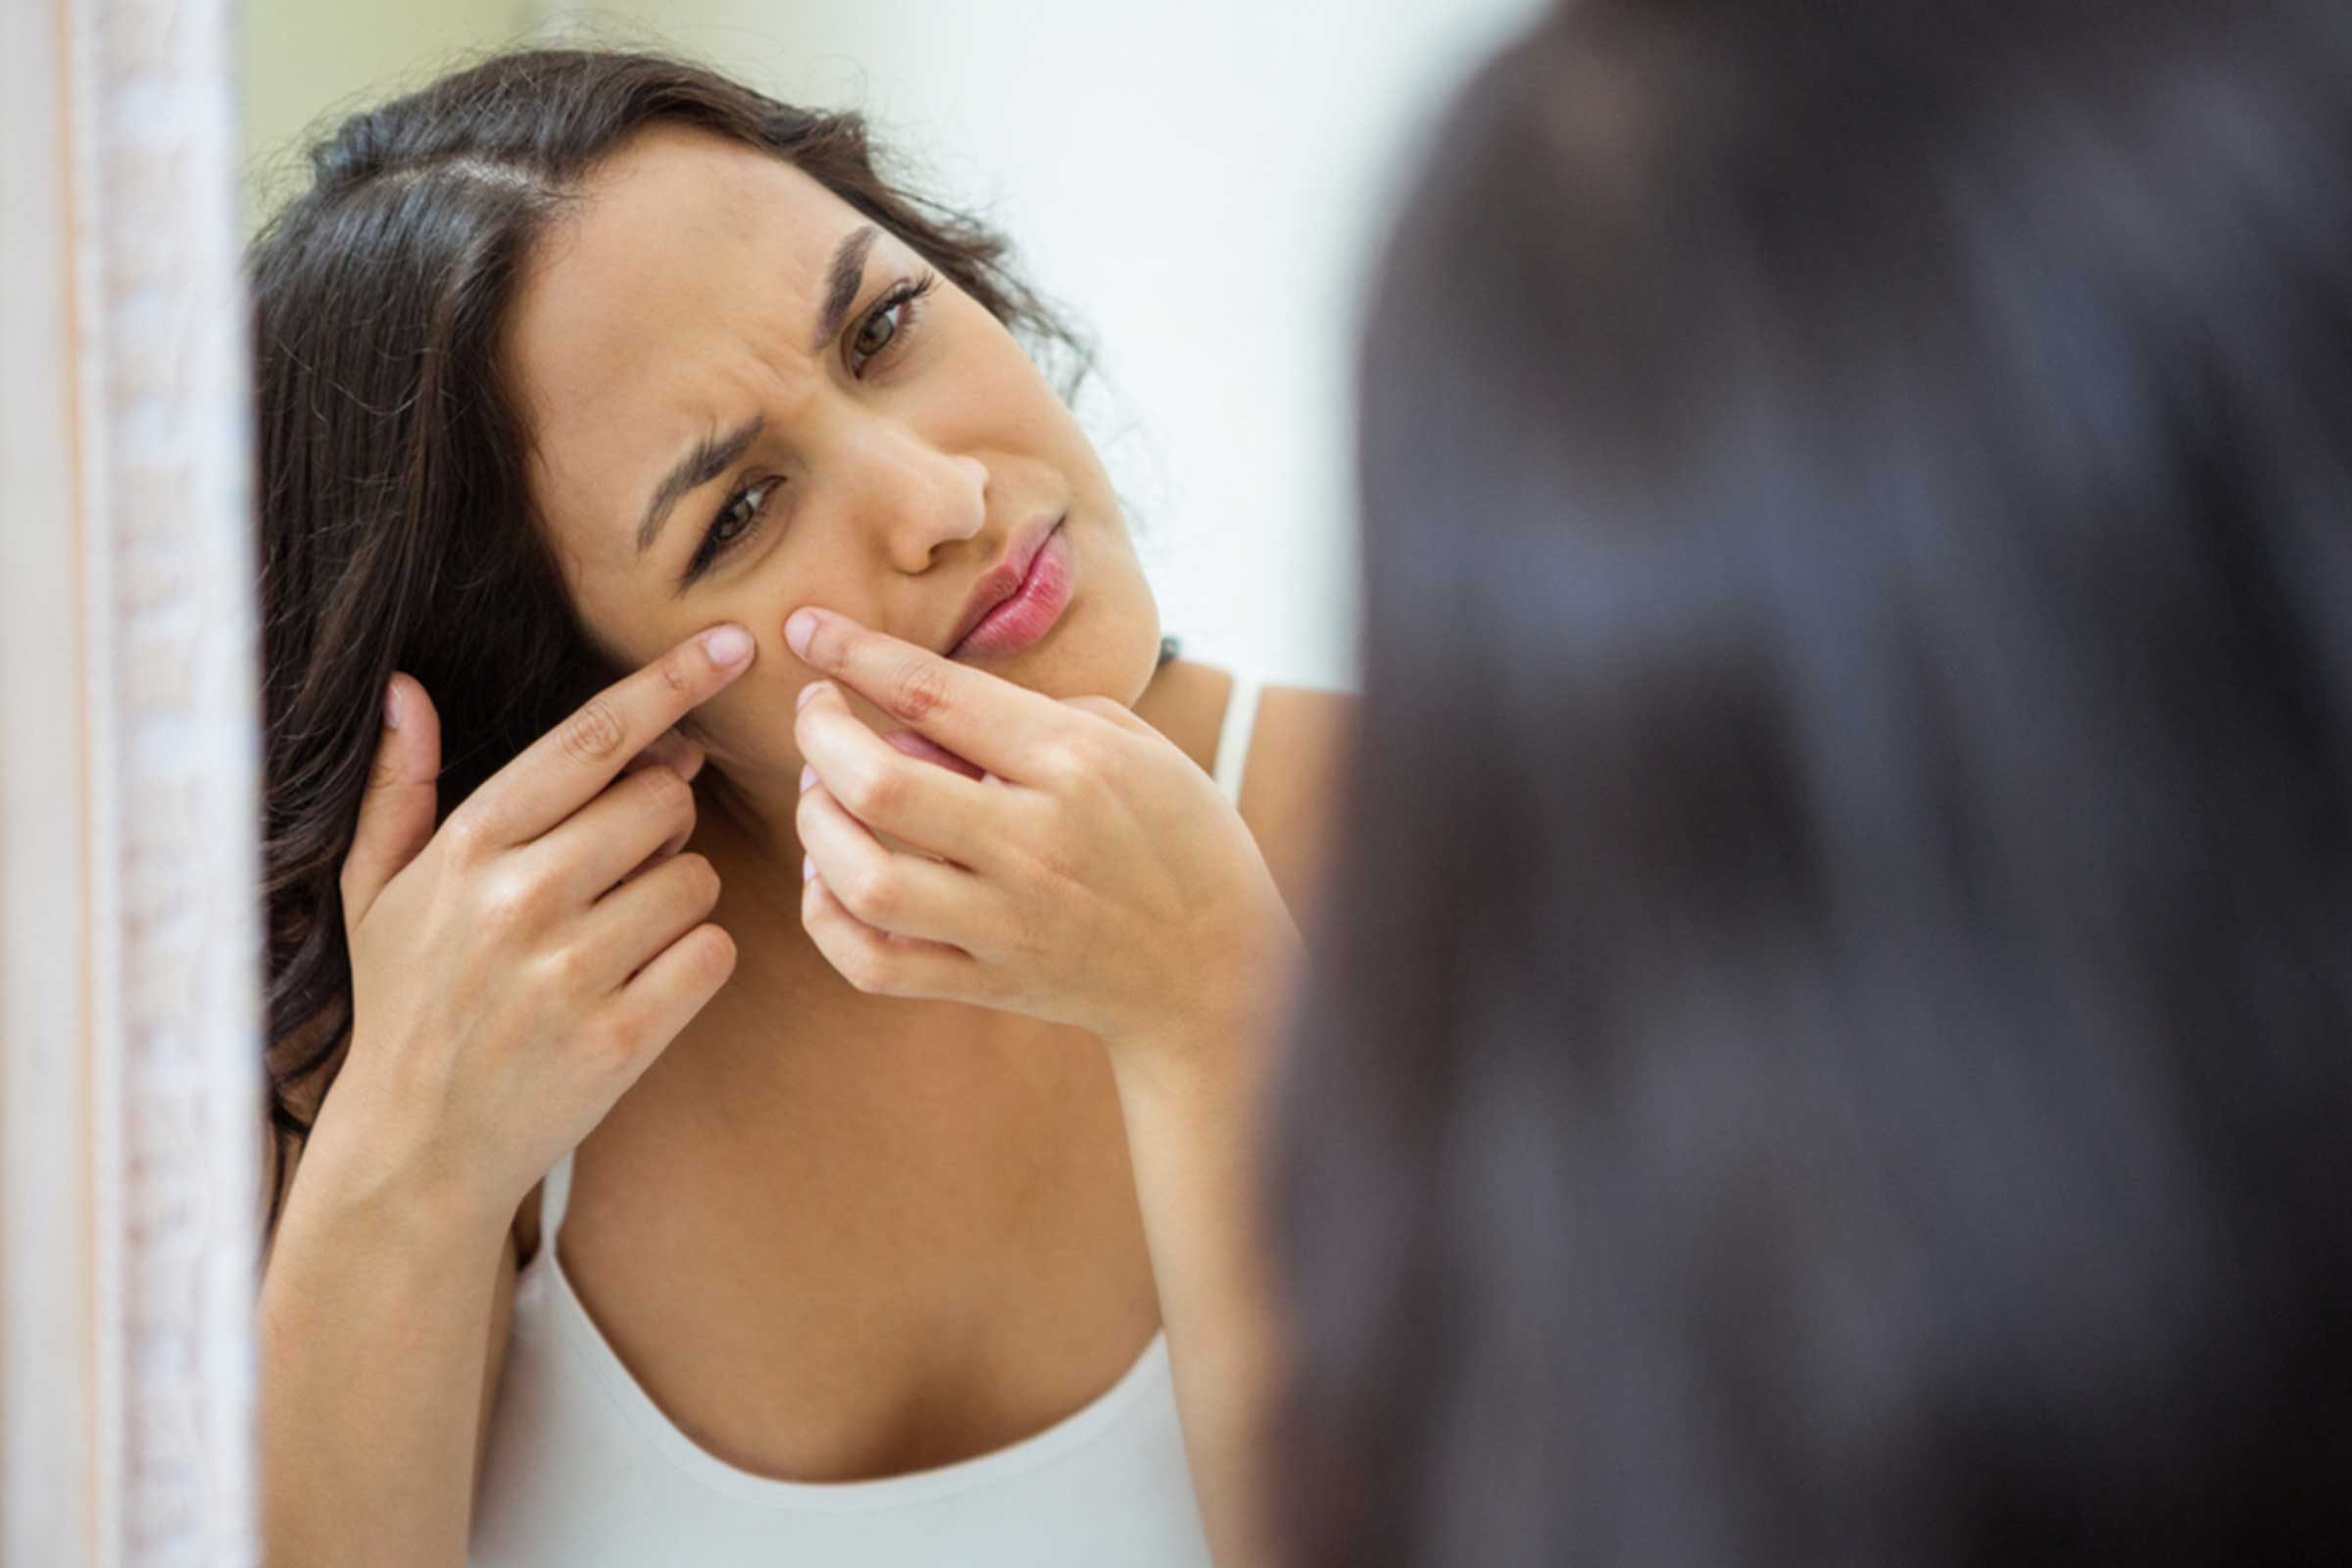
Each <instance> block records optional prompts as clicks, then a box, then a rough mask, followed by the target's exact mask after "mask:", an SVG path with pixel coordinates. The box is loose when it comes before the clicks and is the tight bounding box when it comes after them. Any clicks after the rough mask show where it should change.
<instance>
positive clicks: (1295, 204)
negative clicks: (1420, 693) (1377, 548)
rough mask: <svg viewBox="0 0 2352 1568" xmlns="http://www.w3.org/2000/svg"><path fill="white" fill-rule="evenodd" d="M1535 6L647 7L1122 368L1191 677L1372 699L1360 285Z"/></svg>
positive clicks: (1156, 578)
mask: <svg viewBox="0 0 2352 1568" xmlns="http://www.w3.org/2000/svg"><path fill="white" fill-rule="evenodd" d="M1534 11H1535V5H1534V0H1027V3H1024V4H1019V5H1009V4H995V5H990V4H985V3H978V0H659V3H657V0H638V3H635V4H629V5H621V6H609V7H596V8H581V7H573V6H564V5H559V6H558V9H557V13H556V14H555V15H554V16H553V17H551V25H553V27H554V28H555V30H557V31H558V32H560V33H562V34H563V35H565V36H579V35H580V32H579V30H578V29H579V28H580V27H582V26H583V25H584V26H585V27H586V28H587V29H588V31H589V33H590V34H591V35H593V36H595V37H598V38H600V39H603V40H604V41H608V42H614V43H623V42H642V41H662V40H666V41H671V42H674V43H676V44H679V45H682V46H683V47H685V48H686V49H688V50H691V51H693V52H694V53H696V54H698V55H700V56H702V57H703V58H705V59H707V60H709V61H710V62H711V63H712V64H714V65H718V66H721V67H723V68H725V69H727V70H730V71H732V72H734V73H737V74H740V75H742V76H744V77H746V78H747V79H749V80H751V81H753V82H754V83H756V84H757V85H759V86H760V87H762V88H764V89H765V90H767V91H769V92H772V93H774V94H776V95H777V96H779V97H782V98H785V99H787V100H790V101H798V102H803V103H808V104H811V105H818V106H823V107H858V108H862V109H864V110H866V111H867V112H868V113H869V114H870V115H871V116H872V117H873V118H874V121H875V128H876V131H877V135H878V137H880V138H881V139H884V140H885V141H886V142H887V143H888V144H890V145H892V146H893V147H894V149H895V150H898V151H901V152H903V153H905V154H907V155H911V156H912V158H913V159H914V160H915V161H916V162H917V163H918V164H919V165H921V166H924V167H927V168H928V169H929V170H930V171H931V172H934V173H935V175H936V178H935V179H934V180H933V182H932V184H933V189H934V192H935V193H936V194H938V195H940V196H942V197H944V198H948V199H953V200H956V201H960V202H965V203H970V204H974V205H977V206H980V207H982V208H984V209H986V210H987V212H988V213H989V214H990V216H992V217H993V218H994V219H995V220H996V221H998V222H999V223H1000V224H1001V225H1002V226H1003V227H1004V228H1005V229H1006V230H1007V231H1008V232H1009V233H1010V234H1011V235H1012V237H1013V239H1014V241H1015V243H1016V245H1017V246H1018V255H1019V257H1020V258H1021V259H1023V261H1024V262H1025V266H1026V270H1027V271H1028V274H1029V276H1030V278H1031V280H1032V281H1033V282H1035V283H1037V284H1038V285H1039V286H1040V287H1041V288H1043V289H1044V290H1045V292H1047V293H1048V294H1049V295H1052V296H1054V297H1056V298H1057V299H1059V300H1060V301H1062V302H1063V303H1065V304H1066V305H1068V306H1069V307H1070V308H1071V309H1072V310H1073V311H1074V312H1075V314H1077V315H1078V316H1079V317H1080V318H1081V319H1083V320H1084V322H1085V323H1086V324H1087V325H1088V326H1089V327H1091V328H1092V329H1093V331H1094V332H1095V334H1096V336H1097V338H1098V339H1099V341H1100V343H1101V346H1102V350H1103V359H1102V363H1103V370H1104V373H1105V387H1106V389H1107V390H1108V391H1109V392H1110V393H1111V394H1113V396H1112V397H1110V398H1108V399H1106V398H1103V397H1100V396H1098V397H1096V398H1092V399H1087V400H1082V402H1081V405H1080V410H1081V413H1083V414H1085V415H1086V416H1087V417H1088V423H1089V427H1090V428H1091V429H1092V430H1093V431H1094V433H1095V438H1096V442H1097V445H1098V446H1099V447H1100V448H1101V449H1102V451H1103V458H1104V460H1105V462H1106V463H1108V465H1109V466H1110V469H1111V473H1112V476H1113V477H1114V479H1116V480H1117V481H1118V482H1119V485H1120V489H1121V492H1122V494H1124V495H1126V496H1127V497H1128V499H1129V500H1130V502H1131V503H1132V504H1133V506H1134V508H1135V515H1131V519H1130V520H1131V522H1132V523H1133V524H1134V526H1135V527H1136V531H1137V537H1138V540H1139V543H1140V547H1141V550H1142V553H1143V558H1144V561H1145V564H1146V565H1147V567H1148V568H1149V569H1150V571H1151V573H1152V585H1153V590H1154V592H1155V594H1156V595H1157V597H1158V599H1159V602H1160V607H1161V619H1162V621H1163V623H1164V624H1165V626H1166V627H1167V628H1168V629H1169V630H1171V631H1174V632H1176V633H1178V634H1179V635H1181V636H1182V637H1183V638H1184V642H1185V653H1186V655H1187V657H1190V658H1194V659H1199V660H1202V661H1205V662H1211V663H1217V664H1223V665H1227V666H1229V667H1241V668H1249V669H1255V670H1259V671H1262V672H1264V673H1266V674H1267V675H1269V676H1270V677H1272V678H1274V679H1277V680H1281V681H1287V682H1293V683H1300V684H1307V685H1320V686H1339V687H1348V688H1351V689H1352V688H1357V687H1359V686H1360V682H1359V680H1358V678H1357V676H1356V674H1355V663H1354V660H1355V650H1354V636H1355V628H1354V616H1355V606H1356V596H1357V586H1356V582H1355V571H1356V561H1355V550H1354V533H1353V521H1352V517H1351V514H1350V507H1351V504H1352V499H1351V491H1350V486H1351V481H1350V477H1349V471H1348V463H1349V450H1348V447H1349V442H1350V440H1351V428H1352V426H1351V414H1350V409H1349V388H1348V373H1349V363H1350V355H1351V352H1352V348H1351V344H1352V334H1353V331H1354V325H1355V313H1356V310H1357V305H1358V298H1359V292H1360V289H1361V286H1362V282H1363V275H1364V268H1365V265H1366V262H1367V260H1368V257H1369V252H1370V247H1371V245H1372V243H1373V240H1374V237H1375V228H1376V225H1377V223H1378V222H1379V221H1380V219H1381V217H1382V215H1383V213H1384V211H1385V209H1386V205H1387V203H1388V202H1389V201H1391V200H1392V199H1393V183H1392V182H1393V179H1394V178H1395V176H1396V174H1397V171H1398V169H1399V162H1400V159H1401V158H1402V156H1404V155H1405V154H1406V153H1408V152H1409V150H1410V148H1411V146H1412V144H1413V141H1414V138H1415V131H1416V128H1417V127H1418V126H1419V125H1420V124H1421V123H1422V121H1423V119H1424V117H1425V116H1427V115H1428V114H1430V113H1432V112H1433V111H1434V109H1435V107H1436V103H1437V101H1438V98H1439V97H1440V95H1441V94H1443V93H1444V92H1445V91H1446V90H1447V89H1449V88H1450V87H1451V86H1452V85H1453V84H1454V83H1455V82H1456V81H1457V80H1458V79H1459V77H1460V75H1461V74H1462V73H1464V72H1465V71H1466V70H1467V69H1468V67H1469V66H1470V65H1471V64H1473V63H1474V62H1475V61H1476V60H1477V59H1478V58H1479V57H1481V56H1482V55H1483V54H1484V53H1485V52H1486V51H1487V50H1488V49H1490V48H1491V47H1493V46H1494V45H1495V44H1497V43H1498V42H1499V41H1500V40H1501V38H1502V37H1503V35H1504V34H1505V33H1506V32H1508V31H1510V30H1512V29H1515V28H1516V27H1517V26H1519V25H1522V24H1523V23H1524V22H1526V21H1527V20H1529V19H1531V18H1532V16H1533V14H1534Z"/></svg>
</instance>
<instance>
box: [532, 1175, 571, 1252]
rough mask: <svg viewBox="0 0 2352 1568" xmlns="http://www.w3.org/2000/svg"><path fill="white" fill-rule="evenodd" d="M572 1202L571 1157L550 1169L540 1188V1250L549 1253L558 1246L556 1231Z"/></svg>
mask: <svg viewBox="0 0 2352 1568" xmlns="http://www.w3.org/2000/svg"><path fill="white" fill-rule="evenodd" d="M570 1200H571V1155H570V1153H568V1152H566V1153H565V1154H564V1157H563V1158H562V1159H559V1160H557V1161H556V1162H555V1163H554V1164H553V1165H551V1166H549V1167H548V1171H547V1180H546V1181H545V1182H543V1183H541V1184H540V1187H539V1250H541V1251H543V1252H544V1251H547V1250H551V1249H552V1248H554V1246H555V1245H556V1230H557V1228H558V1227H559V1226H561V1225H562V1224H563V1223H564V1204H565V1203H567V1202H568V1201H570Z"/></svg>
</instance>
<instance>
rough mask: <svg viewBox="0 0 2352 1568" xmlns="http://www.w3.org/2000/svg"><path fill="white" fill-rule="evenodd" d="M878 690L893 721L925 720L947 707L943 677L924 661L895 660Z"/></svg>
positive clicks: (934, 665)
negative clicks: (894, 719) (880, 690)
mask: <svg viewBox="0 0 2352 1568" xmlns="http://www.w3.org/2000/svg"><path fill="white" fill-rule="evenodd" d="M882 690H883V693H884V695H885V697H886V698H887V699H888V707H889V710H890V712H891V715H892V716H893V717H896V718H904V719H908V720H914V719H922V718H928V717H930V716H931V715H932V714H934V713H936V712H938V711H940V710H941V709H942V708H944V707H946V706H947V701H948V683H947V677H946V674H945V672H944V671H942V670H941V669H940V667H939V666H938V665H937V664H935V663H933V662H931V661H930V660H928V659H921V658H911V659H907V658H903V659H901V660H899V661H898V662H897V663H895V664H894V665H892V667H891V670H890V673H889V675H888V676H887V677H886V678H885V679H884V681H883V683H882Z"/></svg>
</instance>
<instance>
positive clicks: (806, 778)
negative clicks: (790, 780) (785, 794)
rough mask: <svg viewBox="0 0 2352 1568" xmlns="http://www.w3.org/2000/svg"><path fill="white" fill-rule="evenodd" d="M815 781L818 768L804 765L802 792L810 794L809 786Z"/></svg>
mask: <svg viewBox="0 0 2352 1568" xmlns="http://www.w3.org/2000/svg"><path fill="white" fill-rule="evenodd" d="M815 782H816V769H815V768H814V767H804V768H802V769H801V793H802V794H803V795H806V794H808V793H809V785H811V784H813V783H815Z"/></svg>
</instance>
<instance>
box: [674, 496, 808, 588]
mask: <svg viewBox="0 0 2352 1568" xmlns="http://www.w3.org/2000/svg"><path fill="white" fill-rule="evenodd" d="M783 482H784V481H783V480H781V479H762V480H760V482H759V483H758V484H753V485H746V486H744V487H743V488H742V489H740V490H737V491H736V492H735V493H734V494H733V495H731V496H729V497H727V499H726V500H725V501H723V502H721V503H720V504H719V508H718V515H716V516H714V517H712V518H711V526H710V527H709V528H706V529H705V530H704V531H703V542H702V543H701V544H699V545H697V546H696V547H695V551H694V560H693V561H691V562H689V563H688V564H687V567H686V580H687V581H688V582H692V581H693V580H694V579H695V578H697V577H699V576H701V575H702V574H703V572H704V571H705V570H706V569H708V568H709V566H710V565H711V563H712V562H714V561H716V560H717V559H718V558H719V557H720V556H722V555H725V554H726V553H727V552H728V551H729V550H732V549H733V548H734V547H735V546H737V545H739V544H741V543H742V542H743V541H744V539H745V538H747V537H748V536H750V535H751V534H753V533H756V532H758V531H759V527H760V518H761V517H762V516H764V515H766V513H767V495H768V492H769V491H771V490H773V489H775V487H776V486H778V485H780V484H782V483H783ZM755 498H757V500H756V502H755V504H754V505H753V506H752V508H751V510H749V511H748V512H746V511H743V510H742V508H743V504H744V503H745V502H747V501H755ZM738 518H740V519H741V525H740V526H739V527H736V528H734V529H733V530H732V531H730V530H729V527H728V525H729V524H730V523H734V522H736V521H737V519H738Z"/></svg>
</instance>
